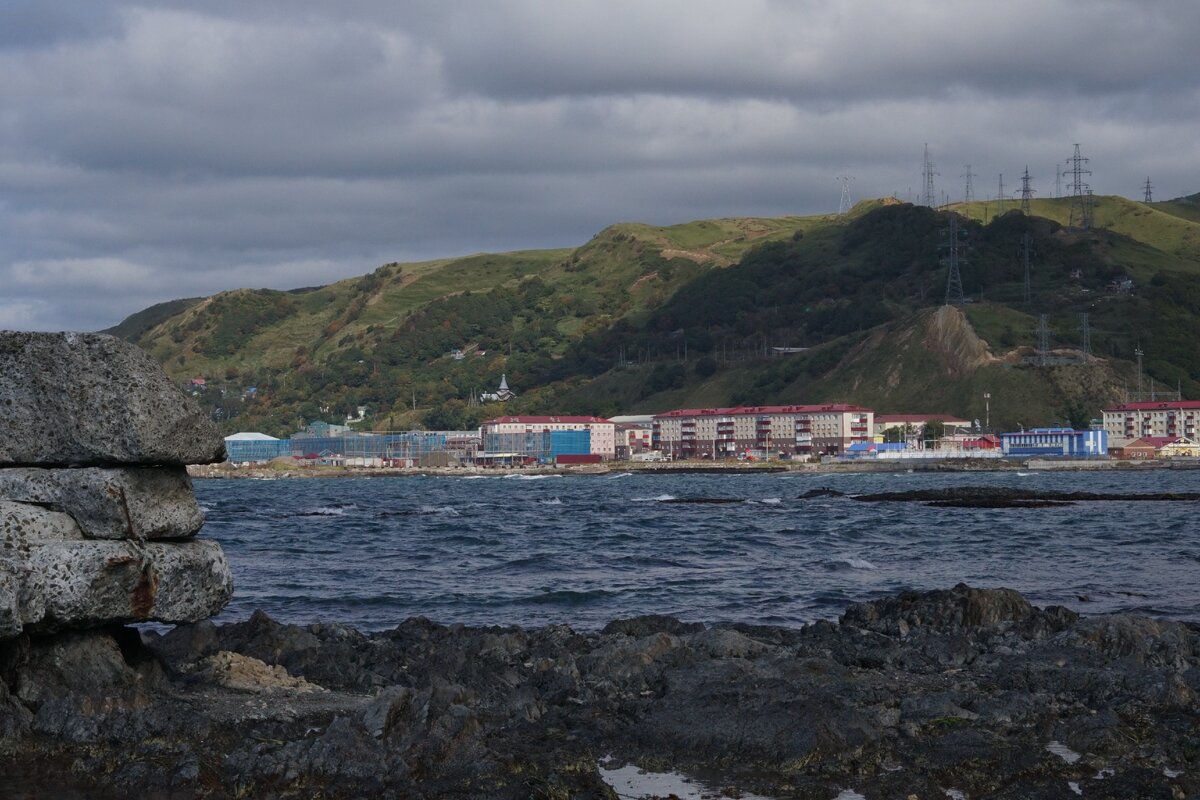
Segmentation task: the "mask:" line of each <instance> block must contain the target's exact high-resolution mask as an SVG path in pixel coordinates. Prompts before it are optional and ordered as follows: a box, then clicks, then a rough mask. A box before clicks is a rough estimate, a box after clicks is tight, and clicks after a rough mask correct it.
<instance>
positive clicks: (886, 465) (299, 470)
mask: <svg viewBox="0 0 1200 800" xmlns="http://www.w3.org/2000/svg"><path fill="white" fill-rule="evenodd" d="M1196 469H1200V461H1198V460H1196V459H1187V460H1178V461H1173V462H1172V461H1159V460H1147V461H1144V462H1142V461H1113V460H1095V461H1084V460H1055V459H1029V460H1026V461H1008V460H1002V459H987V460H983V459H945V460H924V459H923V460H920V461H914V462H904V461H886V462H878V461H869V462H838V463H827V464H795V463H782V462H758V463H754V464H721V465H718V464H712V463H706V462H700V461H696V462H684V461H675V462H667V463H666V464H663V463H645V462H628V461H620V462H606V463H605V464H603V465H599V466H596V465H591V464H583V465H563V466H557V467H549V466H544V467H542V466H539V467H511V468H510V467H406V468H400V467H332V466H329V467H327V466H320V467H301V466H295V465H288V464H275V465H261V466H254V467H235V466H233V465H231V464H229V463H228V462H225V463H222V464H208V465H199V466H190V467H188V474H189V475H190V476H191V477H192V478H193V479H203V480H224V479H229V480H282V479H289V480H291V479H301V480H303V479H311V478H405V477H459V478H462V477H473V476H478V477H491V478H504V477H510V476H522V475H529V476H534V475H541V476H547V475H560V476H564V477H566V476H589V475H618V474H624V473H631V474H634V475H778V474H796V475H837V474H841V473H855V474H857V473H874V472H878V473H881V474H882V473H897V472H900V473H910V472H911V473H917V472H951V473H960V472H1019V471H1020V472H1024V471H1028V472H1146V471H1153V470H1196Z"/></svg>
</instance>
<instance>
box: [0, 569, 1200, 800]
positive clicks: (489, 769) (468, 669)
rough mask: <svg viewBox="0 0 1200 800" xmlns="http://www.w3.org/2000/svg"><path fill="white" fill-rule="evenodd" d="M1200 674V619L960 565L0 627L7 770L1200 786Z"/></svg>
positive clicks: (774, 783)
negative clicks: (82, 626) (765, 603)
mask: <svg viewBox="0 0 1200 800" xmlns="http://www.w3.org/2000/svg"><path fill="white" fill-rule="evenodd" d="M1198 692H1200V626H1197V625H1194V624H1182V623H1177V622H1165V621H1159V620H1153V619H1148V618H1145V617H1140V616H1126V615H1116V616H1100V617H1092V618H1081V617H1079V616H1077V615H1076V614H1075V613H1074V612H1072V611H1069V610H1067V609H1064V608H1058V607H1051V608H1046V609H1039V608H1035V607H1033V606H1031V605H1030V604H1029V603H1028V602H1027V601H1026V600H1025V599H1024V598H1022V597H1021V596H1020V595H1018V594H1017V593H1015V592H1013V591H1010V590H1005V589H992V590H987V589H973V588H969V587H967V586H964V585H959V586H957V587H954V588H953V589H950V590H945V591H934V592H927V593H906V594H901V595H898V596H895V597H889V598H884V599H881V600H877V601H874V602H869V603H864V604H858V605H854V606H851V607H850V608H848V609H847V610H846V612H845V613H844V614H843V616H842V617H841V619H840V620H838V621H837V622H825V621H822V622H817V623H814V624H811V625H808V626H806V627H803V628H799V629H787V628H776V627H762V626H747V625H730V626H726V625H721V626H713V627H709V626H705V625H700V624H689V623H683V622H680V621H678V620H676V619H673V618H670V617H639V618H634V619H625V620H617V621H614V622H612V623H610V624H609V625H608V626H607V627H605V628H604V629H603V630H602V631H599V632H590V633H583V632H577V631H574V630H572V629H571V628H569V627H567V626H563V625H557V626H548V627H543V628H534V629H522V628H519V627H508V628H471V627H463V626H457V625H456V626H450V627H446V626H443V625H438V624H435V623H433V622H430V621H428V620H426V619H422V618H415V619H410V620H407V621H405V622H403V623H401V624H400V625H398V626H397V627H396V628H394V629H392V630H389V631H384V632H380V633H372V634H366V633H362V632H359V631H356V630H354V629H351V628H348V627H345V626H341V625H336V624H324V625H310V626H305V627H298V626H294V625H284V624H280V623H278V622H275V621H273V620H271V619H269V618H268V617H267V616H266V615H264V614H261V613H258V614H255V615H254V616H253V617H252V618H251V619H249V620H247V621H246V622H242V623H237V624H229V625H224V626H214V625H213V624H211V623H209V622H199V623H195V624H188V625H181V626H178V627H176V628H174V629H173V630H171V631H170V632H169V633H166V634H165V635H159V634H158V633H154V632H145V631H143V632H138V631H136V630H133V629H130V628H113V629H110V630H107V631H93V632H88V633H61V634H57V635H51V636H41V637H39V636H30V635H24V636H22V637H20V638H18V639H15V640H11V641H9V642H6V643H3V644H0V776H2V777H0V794H2V793H3V792H4V791H7V794H6V795H5V796H10V797H48V796H63V797H71V796H79V797H89V798H90V797H96V798H104V797H114V798H115V797H128V796H130V795H136V796H138V797H140V798H160V797H161V798H173V797H180V798H182V797H214V798H233V797H286V798H309V797H324V798H343V797H344V798H352V797H354V798H357V797H376V796H377V797H430V798H435V797H436V798H480V797H488V798H514V800H515V798H531V797H532V798H574V797H578V798H615V797H617V795H616V794H615V793H614V791H613V789H612V787H611V786H610V785H609V784H608V783H606V782H605V775H606V774H608V773H605V772H602V771H601V769H600V766H601V765H602V764H603V765H608V766H612V765H619V764H626V763H628V764H636V765H638V766H640V767H642V768H645V769H649V770H655V771H668V770H673V771H678V772H681V773H683V774H685V775H690V776H694V777H697V778H702V779H704V780H706V781H707V782H708V785H710V786H711V787H713V789H714V794H713V795H710V796H719V795H718V794H717V793H718V792H724V793H725V794H726V795H727V796H730V797H736V796H738V795H739V793H742V792H745V793H751V792H752V793H753V794H755V795H757V796H762V797H778V798H820V799H821V800H832V798H835V797H838V796H839V794H840V793H842V795H841V796H843V797H849V796H855V795H849V794H844V793H843V792H844V791H845V790H852V791H853V792H854V793H856V795H860V796H862V797H865V798H868V799H869V800H874V799H875V798H894V797H895V798H910V797H917V798H944V797H966V798H983V797H995V798H1014V800H1015V799H1016V798H1021V800H1030V799H1031V798H1062V797H1073V796H1077V794H1079V793H1081V794H1082V796H1084V797H1093V798H1133V797H1137V798H1185V797H1195V796H1198V794H1200V704H1198V697H1197V693H1198ZM71 792H76V793H77V794H76V795H72V794H71ZM626 796H628V795H626Z"/></svg>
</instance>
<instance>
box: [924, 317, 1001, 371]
mask: <svg viewBox="0 0 1200 800" xmlns="http://www.w3.org/2000/svg"><path fill="white" fill-rule="evenodd" d="M924 344H925V346H926V347H928V348H929V349H930V350H932V351H934V352H936V353H940V354H941V356H942V358H943V361H944V363H945V365H946V367H947V369H948V370H949V371H950V373H951V374H954V375H960V374H963V373H968V372H974V371H975V370H977V369H979V368H980V367H984V366H987V365H988V364H993V363H996V362H997V361H999V359H998V358H996V356H994V355H992V351H991V350H990V349H989V348H988V345H987V342H985V341H984V340H983V339H981V338H979V334H977V333H975V329H974V328H973V327H971V323H970V322H968V321H967V316H966V314H964V313H963V312H962V309H961V308H959V307H958V306H941V307H939V308H938V309H936V310H935V311H932V312H930V314H929V317H928V320H927V321H926V323H925V336H924Z"/></svg>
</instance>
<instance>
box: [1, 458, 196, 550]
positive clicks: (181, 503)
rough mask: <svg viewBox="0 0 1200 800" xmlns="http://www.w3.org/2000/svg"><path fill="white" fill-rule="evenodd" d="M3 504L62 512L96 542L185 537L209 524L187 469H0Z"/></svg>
mask: <svg viewBox="0 0 1200 800" xmlns="http://www.w3.org/2000/svg"><path fill="white" fill-rule="evenodd" d="M0 499H7V500H10V501H15V502H20V503H28V504H35V505H39V506H43V507H45V508H48V509H51V510H54V511H61V512H63V513H65V514H67V515H68V516H70V517H71V519H73V520H74V521H75V522H76V523H77V524H78V525H79V528H80V530H81V531H82V533H83V535H84V536H85V537H88V538H93V539H171V538H184V537H188V536H192V535H193V534H195V533H196V532H197V531H198V530H200V528H201V526H202V525H203V524H204V515H203V514H202V513H201V511H200V507H199V505H198V504H197V503H196V496H195V495H194V494H193V493H192V482H191V479H190V478H189V477H188V474H187V471H186V470H185V469H183V468H182V467H175V468H163V469H148V468H144V467H122V468H111V469H100V468H84V469H39V468H19V467H17V468H8V469H0Z"/></svg>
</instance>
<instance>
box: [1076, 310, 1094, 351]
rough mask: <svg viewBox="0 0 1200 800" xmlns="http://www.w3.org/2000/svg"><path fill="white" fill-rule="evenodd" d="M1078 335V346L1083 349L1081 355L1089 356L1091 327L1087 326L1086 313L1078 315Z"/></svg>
mask: <svg viewBox="0 0 1200 800" xmlns="http://www.w3.org/2000/svg"><path fill="white" fill-rule="evenodd" d="M1079 334H1080V344H1081V345H1082V347H1083V354H1084V355H1085V356H1090V355H1091V354H1092V327H1091V326H1090V325H1089V324H1088V315H1087V312H1086V311H1085V312H1083V313H1082V314H1080V315H1079Z"/></svg>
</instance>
